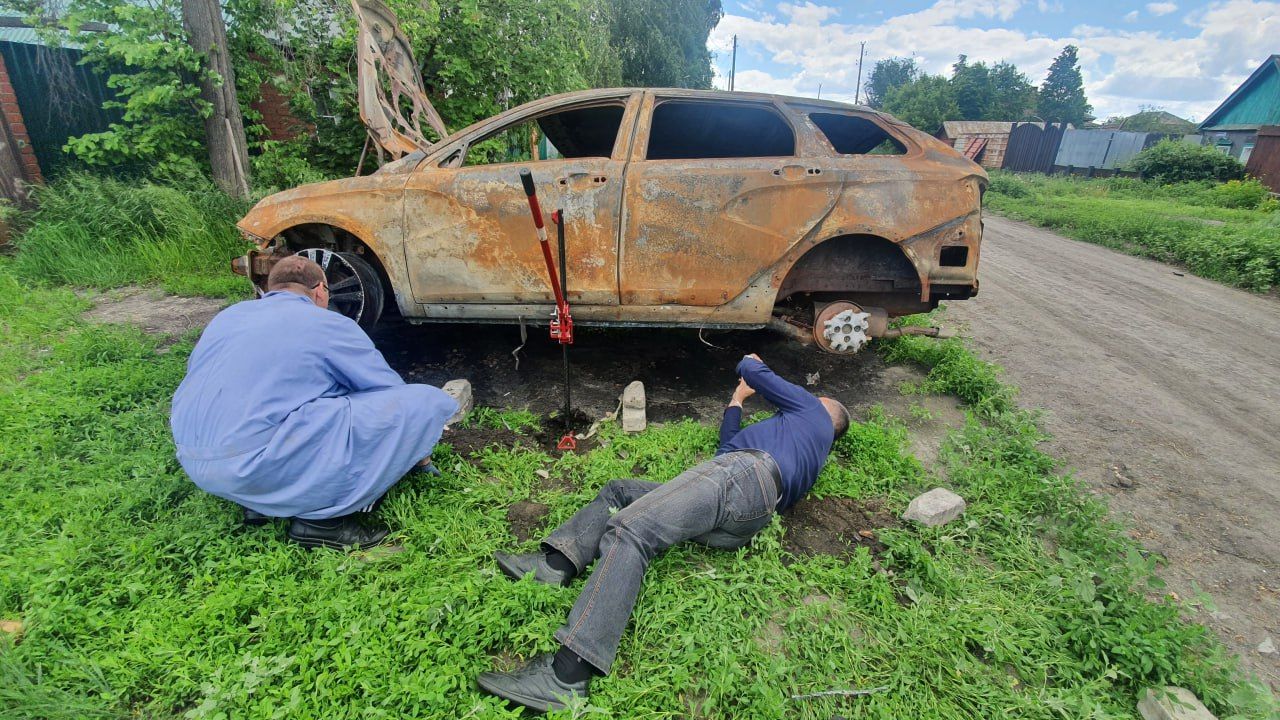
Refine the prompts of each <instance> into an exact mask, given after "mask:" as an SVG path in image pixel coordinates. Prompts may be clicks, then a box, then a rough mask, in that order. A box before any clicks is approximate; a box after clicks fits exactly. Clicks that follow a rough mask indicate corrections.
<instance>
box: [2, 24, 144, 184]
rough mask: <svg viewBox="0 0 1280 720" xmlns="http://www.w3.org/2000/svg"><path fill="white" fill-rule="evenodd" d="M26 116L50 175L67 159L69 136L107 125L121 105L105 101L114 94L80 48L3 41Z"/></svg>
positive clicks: (116, 118) (42, 163) (39, 157)
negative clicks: (87, 63) (105, 104)
mask: <svg viewBox="0 0 1280 720" xmlns="http://www.w3.org/2000/svg"><path fill="white" fill-rule="evenodd" d="M0 53H2V54H3V55H4V62H5V65H6V66H7V67H8V68H9V80H10V82H12V83H13V89H14V92H15V94H16V95H17V96H18V106H19V107H20V108H22V117H23V122H24V124H25V125H26V128H27V135H28V136H30V138H31V146H32V148H33V149H34V150H35V153H36V159H37V160H39V161H40V167H41V169H42V170H43V171H44V174H45V176H46V177H48V176H49V175H52V174H54V173H56V172H57V168H58V166H59V165H61V164H62V163H63V162H65V161H66V160H67V156H66V153H64V152H62V146H63V145H65V144H66V142H67V138H70V137H76V136H78V135H84V134H86V133H92V132H100V131H102V130H106V129H107V127H108V126H109V125H110V124H111V123H112V122H118V121H119V120H120V118H121V113H120V111H118V110H104V109H103V107H102V103H103V102H104V101H105V100H107V99H109V98H113V97H115V93H114V92H113V91H112V90H111V89H110V88H108V87H107V85H106V82H105V78H103V77H102V76H100V75H98V74H97V73H95V72H93V70H91V69H90V68H88V67H85V66H83V65H80V59H81V57H82V56H83V54H82V53H81V51H79V50H73V49H69V48H51V47H46V46H43V45H32V44H28V43H17V42H0Z"/></svg>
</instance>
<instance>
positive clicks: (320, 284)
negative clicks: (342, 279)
mask: <svg viewBox="0 0 1280 720" xmlns="http://www.w3.org/2000/svg"><path fill="white" fill-rule="evenodd" d="M272 290H288V291H289V292H291V293H297V294H298V295H305V296H307V297H309V298H311V301H312V302H314V303H315V304H316V306H317V307H322V308H325V307H329V284H328V283H327V282H325V279H324V270H321V269H320V266H319V265H317V264H315V263H314V262H312V261H311V260H308V259H306V258H304V257H302V256H300V255H290V256H288V257H285V258H281V259H280V260H278V261H276V264H275V265H273V266H272V267H271V274H269V275H267V292H271V291H272Z"/></svg>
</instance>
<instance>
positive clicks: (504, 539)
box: [0, 231, 1277, 720]
mask: <svg viewBox="0 0 1280 720" xmlns="http://www.w3.org/2000/svg"><path fill="white" fill-rule="evenodd" d="M29 232H30V231H29ZM45 237H54V236H53V235H46V236H45ZM234 242H235V240H234V238H232V239H230V240H228V241H227V243H228V246H227V247H230V246H231V245H230V243H234ZM24 245H25V247H24V249H23V250H22V251H21V252H20V253H19V255H18V257H17V258H16V259H13V258H0V333H2V335H0V438H3V440H2V441H0V487H3V488H4V492H3V493H2V494H0V517H3V518H4V519H5V521H4V522H3V523H0V619H6V620H9V619H12V620H20V621H21V622H22V623H23V625H24V631H23V634H22V635H21V636H20V639H19V640H18V641H17V642H16V643H15V641H14V639H13V638H11V637H8V636H5V635H4V634H0V716H3V717H12V718H24V719H26V718H77V719H80V718H124V717H146V718H178V717H181V718H263V719H265V718H291V719H292V718H324V719H325V720H333V719H336V718H353V719H354V718H362V719H363V718H405V717H423V718H490V717H519V716H520V713H519V712H518V711H517V710H514V709H511V708H508V707H506V706H505V705H504V704H503V703H501V702H499V701H498V700H496V699H495V698H492V697H488V696H485V695H483V694H481V693H480V692H479V691H478V690H477V689H476V687H475V685H474V678H475V676H476V675H477V674H478V673H480V672H482V671H484V670H487V669H489V668H491V667H493V666H495V665H496V666H499V667H511V666H513V665H514V664H516V663H517V662H519V661H520V659H522V658H527V657H529V656H531V655H534V654H537V653H541V652H546V651H549V650H551V649H553V647H554V645H553V642H554V641H553V640H552V633H553V632H554V630H555V629H556V627H557V626H558V624H559V623H560V622H561V621H562V619H563V618H564V616H565V614H566V613H567V611H568V610H569V608H570V606H571V605H572V603H573V599H574V597H575V593H576V591H577V589H578V588H579V587H580V586H581V581H579V582H578V583H575V585H574V586H573V587H570V588H565V589H561V588H550V587H545V586H541V585H538V584H535V583H533V582H531V581H529V580H524V581H521V582H511V581H509V580H507V579H506V578H504V577H502V576H501V575H500V574H499V573H498V572H497V571H496V570H495V568H494V566H493V563H492V561H491V559H490V554H491V553H492V552H493V551H494V550H497V549H510V548H513V547H514V548H523V549H533V548H534V547H536V537H537V532H534V533H533V535H532V537H530V538H529V539H527V540H525V541H524V542H521V541H519V540H517V538H516V536H515V534H514V531H513V527H512V525H511V522H510V514H511V512H512V506H513V505H515V504H517V503H537V504H540V505H543V506H545V515H542V516H541V519H540V520H535V524H536V523H540V527H535V528H534V530H544V531H545V530H546V529H549V528H550V527H552V526H554V525H555V524H556V523H559V522H561V521H563V520H564V519H565V518H567V517H568V516H569V515H570V514H571V513H572V512H573V511H574V509H576V508H577V507H578V506H580V505H581V504H582V503H584V502H585V501H587V500H588V499H589V498H591V497H592V496H593V495H594V493H595V492H596V490H597V489H598V488H599V487H600V486H601V485H602V484H603V483H605V482H607V481H608V480H610V479H612V478H615V477H636V476H638V477H645V478H649V479H654V480H666V479H669V478H671V477H673V476H675V475H676V474H677V473H679V472H680V471H682V470H683V469H685V468H687V467H689V466H690V465H692V464H694V463H696V462H698V461H699V460H701V459H703V458H706V457H708V456H709V454H710V453H711V452H712V451H713V448H714V445H715V429H714V428H711V427H707V426H702V425H699V424H696V423H693V422H689V421H686V422H677V423H671V424H666V425H661V426H655V427H651V428H650V429H649V430H647V431H646V432H644V433H642V434H639V435H623V434H621V433H620V432H618V430H617V429H616V427H614V426H612V425H607V424H606V425H605V426H604V427H603V429H602V438H601V441H600V443H599V445H598V446H597V447H595V448H594V449H592V450H591V451H590V452H587V453H584V454H580V455H575V454H568V455H562V456H561V455H552V454H549V453H548V452H547V451H545V450H543V449H542V448H543V447H545V446H544V444H543V443H541V442H540V441H539V440H538V439H537V437H536V436H537V435H538V432H539V423H540V422H541V421H540V419H539V418H536V417H534V416H532V415H530V414H529V413H527V412H497V411H493V410H482V411H479V412H477V413H476V414H475V415H474V417H473V418H472V420H471V421H470V426H469V427H467V428H463V429H462V430H461V431H459V432H458V434H457V435H455V436H454V438H455V440H454V442H455V443H456V444H455V446H452V447H450V446H448V445H447V444H446V445H444V446H441V447H440V448H439V449H438V451H437V453H436V459H437V464H438V466H439V467H440V468H441V470H442V471H443V474H442V475H441V476H440V477H436V478H433V477H429V476H411V477H409V478H407V479H406V480H405V481H404V482H402V483H401V484H400V485H399V486H398V487H397V489H396V490H395V491H393V492H392V493H391V495H390V496H389V498H388V500H387V502H386V503H385V504H384V506H383V508H382V509H381V510H380V512H381V514H382V516H383V517H384V518H385V520H386V521H387V522H388V523H389V524H390V525H392V526H393V527H394V528H395V529H396V531H397V532H396V538H395V539H396V543H397V547H394V548H382V549H376V550H372V551H369V552H364V553H340V552H332V551H306V550H303V549H301V548H298V547H295V546H293V545H291V544H289V543H287V542H285V541H284V540H283V538H282V531H283V528H282V527H280V526H279V525H276V526H273V527H267V528H244V527H242V526H241V524H240V522H239V515H238V512H237V510H236V509H235V508H234V507H233V506H231V505H230V504H229V503H227V502H225V501H222V500H219V499H216V498H213V497H211V496H208V495H206V494H204V493H202V492H200V491H199V490H197V489H196V488H195V487H194V486H193V485H192V484H191V482H190V481H189V480H188V479H187V478H186V477H185V476H184V474H183V472H182V470H181V468H180V467H179V466H178V464H177V462H176V461H175V459H174V456H173V445H172V441H171V439H170V436H169V431H168V426H167V409H168V402H169V399H170V397H171V395H172V393H173V390H174V389H175V387H176V386H177V384H178V382H179V381H180V379H181V378H182V375H183V373H184V371H185V361H186V357H187V355H188V353H189V352H190V350H191V347H192V346H193V343H194V340H195V338H194V336H191V337H187V338H185V339H183V340H182V341H180V342H178V343H177V344H172V343H171V342H170V341H169V340H166V339H162V338H157V337H153V336H149V335H146V334H144V333H143V332H141V331H140V330H138V329H136V328H130V327H128V326H113V325H97V324H92V323H89V322H86V321H85V319H84V318H83V317H82V314H83V312H84V311H85V310H86V309H87V308H88V307H89V306H90V305H91V300H89V299H86V298H85V297H84V295H83V294H82V293H79V292H76V291H73V290H72V289H70V288H68V287H66V286H63V285H59V284H56V282H55V281H68V280H70V281H72V282H79V283H83V284H97V285H99V286H110V285H112V284H113V282H112V281H111V278H112V277H115V276H114V275H113V274H112V273H114V272H115V270H114V269H113V268H114V267H115V266H114V265H113V263H116V262H117V261H118V262H121V263H124V262H131V261H130V260H128V259H127V258H117V257H116V255H113V253H117V254H118V252H126V253H127V251H128V250H127V248H126V249H125V250H123V251H117V250H114V249H112V247H111V246H106V248H107V249H106V250H105V251H104V252H103V254H102V255H100V258H101V260H100V262H101V266H102V267H103V268H105V270H104V271H103V272H104V277H95V276H94V273H93V272H92V271H90V270H86V271H85V277H84V278H83V279H81V280H78V281H77V280H74V279H72V278H59V277H57V276H56V275H51V274H50V273H49V272H48V271H47V270H41V268H47V267H52V266H46V265H45V264H43V263H36V262H35V261H34V260H30V259H24V258H23V253H25V252H27V251H28V249H29V248H31V247H32V245H31V239H30V235H29V234H28V236H27V237H26V239H25V241H24ZM64 250H65V248H58V247H50V248H44V249H43V251H42V252H45V253H53V254H56V253H59V252H63V251H64ZM225 250H226V247H221V246H220V251H225ZM73 255H74V254H73ZM73 255H72V256H73ZM68 257H71V256H68ZM164 257H168V258H169V260H168V261H167V262H169V263H170V264H169V265H164V266H162V267H161V268H160V269H159V270H157V271H156V273H157V275H156V276H155V281H156V282H158V283H162V284H165V285H168V286H170V287H178V288H187V289H189V290H199V289H200V288H202V287H208V283H211V282H217V281H216V280H213V279H212V277H213V276H212V275H211V274H210V275H200V274H199V272H197V273H195V274H194V275H193V274H192V273H191V271H190V270H189V269H186V266H185V265H184V263H185V262H186V260H185V257H184V256H182V255H181V254H170V255H166V256H164ZM86 267H88V266H86ZM106 270H110V272H106ZM218 272H222V270H221V268H219V270H218ZM215 289H217V288H215ZM880 351H881V352H883V353H884V354H885V357H886V358H887V359H888V360H889V361H891V362H897V363H908V364H912V365H917V366H919V367H922V368H924V369H925V370H927V376H925V379H924V380H923V381H922V382H919V383H916V384H914V385H911V386H909V387H904V388H903V390H904V392H909V393H919V394H930V393H933V394H950V395H954V396H956V397H958V398H960V399H961V400H962V401H963V402H964V403H965V404H966V406H967V408H968V413H967V421H966V423H965V424H964V425H963V426H962V427H957V428H956V429H955V430H954V431H952V433H951V435H950V437H949V438H948V440H947V441H946V443H945V444H944V447H943V450H942V453H941V456H940V458H939V464H938V465H937V466H932V467H934V468H935V469H926V468H925V467H924V466H923V465H922V464H921V463H920V462H919V461H918V460H917V459H916V458H915V457H913V456H912V454H911V453H910V451H909V450H908V447H909V444H908V433H907V423H910V422H912V421H913V419H914V420H919V419H920V418H918V417H916V415H923V414H924V413H922V412H918V413H915V414H914V415H912V414H911V413H907V415H908V417H905V418H902V419H899V418H895V417H893V416H891V415H889V414H887V413H885V412H880V411H875V410H873V411H872V412H871V413H870V414H869V415H868V416H867V417H865V418H862V421H861V422H857V423H855V424H854V425H853V426H852V428H851V430H850V432H849V434H848V435H847V436H846V437H844V438H843V439H842V440H841V441H840V442H839V443H838V444H837V446H836V448H835V451H834V453H833V457H832V459H831V461H830V462H829V463H828V464H827V466H826V468H825V470H824V471H823V473H822V475H821V477H820V478H819V481H818V484H817V486H816V487H815V490H814V494H815V495H816V496H817V497H819V498H827V499H831V498H851V499H853V500H854V501H857V502H865V503H866V504H867V505H868V506H875V507H880V508H884V509H885V510H887V511H888V512H889V513H890V514H891V515H893V516H896V515H898V514H900V513H901V511H902V510H903V509H904V508H905V506H906V504H907V502H908V501H909V499H910V498H911V497H912V496H913V495H914V494H915V493H917V492H919V491H921V490H923V489H927V488H929V487H931V486H934V485H938V484H941V485H945V486H947V487H950V488H952V489H954V490H955V491H957V492H959V493H960V494H961V495H963V496H964V497H965V498H966V499H967V500H968V502H969V508H968V510H967V511H966V513H965V514H964V515H963V516H962V517H961V518H960V519H959V520H957V521H956V522H953V523H952V524H950V525H947V526H945V527H942V528H938V529H922V528H916V527H910V526H899V527H893V526H888V525H886V527H883V528H868V529H871V530H874V531H875V533H876V538H875V540H876V542H875V543H860V542H859V546H858V547H856V548H855V549H851V551H850V552H849V553H845V554H842V555H841V556H839V557H837V556H830V555H813V556H810V555H800V554H795V553H793V552H791V551H790V550H788V547H790V544H789V537H788V534H787V533H788V527H787V520H785V519H779V520H776V521H775V522H774V524H773V525H772V526H770V527H769V528H768V529H767V530H765V531H764V532H763V533H761V534H760V535H759V536H758V537H757V538H756V539H755V540H754V541H753V543H752V544H751V545H750V546H749V547H748V548H745V549H743V550H741V551H739V552H736V553H725V552H719V551H713V550H709V549H705V548H701V547H699V546H696V545H685V546H680V547H677V548H675V549H673V550H672V551H670V552H668V553H666V554H665V555H663V556H661V557H660V558H659V559H657V560H656V561H655V563H654V564H653V567H652V571H651V573H650V575H649V576H648V577H647V579H646V582H645V585H644V589H643V592H642V594H641V597H640V599H639V602H638V605H637V608H636V612H635V616H634V622H633V624H632V628H631V629H630V631H629V632H628V634H627V635H626V637H625V639H624V642H623V646H622V648H621V651H620V654H619V661H618V664H617V666H616V667H615V668H614V673H613V674H612V675H610V676H609V677H607V678H603V679H600V680H598V681H596V683H595V684H594V686H593V691H594V692H593V695H592V697H591V698H590V701H589V703H584V704H579V705H578V706H577V707H575V708H573V709H572V710H571V711H569V712H566V713H562V716H566V717H568V716H578V717H581V716H600V717H618V718H631V717H696V718H778V717H787V718H793V717H794V718H823V719H825V718H830V717H832V716H834V715H840V716H843V717H849V718H895V719H896V718H956V719H960V718H966V719H967V718H1013V717H1016V718H1044V719H1046V720H1048V719H1049V718H1133V717H1136V715H1135V713H1134V707H1135V702H1136V693H1137V691H1138V690H1139V689H1140V688H1143V687H1146V686H1149V685H1161V684H1175V685H1182V686H1185V687H1188V688H1190V689H1191V690H1192V691H1194V692H1195V693H1196V694H1197V695H1199V696H1200V697H1201V698H1202V699H1203V700H1204V701H1205V702H1206V703H1207V704H1208V705H1209V707H1210V708H1211V709H1213V710H1214V711H1215V712H1217V713H1218V715H1219V717H1222V718H1227V717H1239V718H1264V717H1274V716H1275V713H1276V712H1277V706H1276V704H1275V700H1274V699H1273V698H1271V696H1270V695H1269V694H1268V693H1267V692H1266V691H1264V690H1262V689H1261V688H1259V687H1258V686H1256V685H1252V684H1249V683H1247V682H1244V681H1243V680H1242V679H1241V678H1240V676H1239V674H1238V672H1237V670H1236V668H1235V664H1234V662H1233V661H1232V660H1231V659H1230V658H1226V657H1224V656H1223V654H1222V651H1221V649H1220V647H1219V646H1218V644H1217V643H1216V641H1215V640H1214V639H1213V638H1212V636H1211V635H1210V634H1209V633H1208V631H1206V630H1205V628H1203V627H1202V626H1199V625H1196V624H1193V623H1189V622H1187V621H1185V620H1184V619H1183V617H1182V613H1181V609H1182V608H1181V606H1180V605H1179V604H1178V602H1177V601H1175V600H1173V599H1171V598H1168V597H1165V596H1164V595H1163V593H1162V592H1161V590H1160V587H1159V584H1158V581H1157V580H1156V579H1155V578H1154V576H1153V573H1152V571H1153V569H1154V566H1155V563H1156V559H1155V558H1151V557H1147V556H1145V555H1144V554H1143V553H1141V552H1140V551H1139V548H1137V547H1136V546H1135V545H1133V544H1132V543H1131V542H1130V541H1128V540H1127V539H1126V538H1125V537H1124V536H1123V535H1122V534H1121V532H1120V531H1119V528H1116V527H1114V526H1112V525H1111V524H1109V522H1108V521H1107V520H1106V516H1105V512H1104V509H1103V507H1101V506H1100V505H1099V504H1098V503H1096V502H1095V501H1093V500H1090V499H1087V497H1086V496H1085V495H1084V494H1083V493H1082V492H1081V491H1080V490H1079V488H1077V486H1076V485H1075V483H1074V481H1073V480H1072V479H1071V478H1070V477H1066V476H1063V475H1061V474H1060V473H1059V472H1058V468H1057V466H1056V463H1055V461H1054V460H1053V459H1052V458H1050V457H1048V456H1047V455H1045V454H1044V453H1042V452H1041V451H1040V450H1039V449H1038V444H1039V442H1040V441H1041V440H1042V439H1043V435H1042V433H1041V431H1040V430H1039V429H1038V427H1037V425H1036V423H1035V418H1034V417H1033V416H1032V415H1031V414H1029V413H1028V412H1026V411H1024V410H1020V409H1019V408H1018V407H1017V406H1016V405H1015V403H1014V393H1013V390H1012V389H1010V388H1009V387H1008V386H1006V385H1004V384H1002V383H1001V381H1000V379H999V377H998V374H997V370H996V368H994V367H993V366H991V365H989V364H987V363H984V362H981V361H979V360H978V359H976V358H975V357H974V356H973V355H972V354H971V353H970V352H969V351H968V350H967V349H966V348H965V347H964V346H963V345H962V344H960V343H959V342H958V341H947V342H942V343H939V342H935V341H932V340H927V339H920V338H905V339H901V340H898V341H894V342H891V343H887V344H884V345H882V346H880ZM486 434H488V435H489V436H491V440H493V442H492V443H490V442H488V441H477V440H476V438H478V437H479V438H483V437H485V436H486ZM522 535H523V533H522ZM873 551H874V553H875V554H873ZM1193 601H1195V600H1194V599H1193ZM1182 602H1186V601H1182ZM879 688H883V689H881V690H878V691H877V692H874V693H873V694H870V695H866V696H861V697H841V696H826V697H817V698H808V699H793V697H792V696H796V695H806V694H812V693H820V692H823V691H828V690H850V689H879Z"/></svg>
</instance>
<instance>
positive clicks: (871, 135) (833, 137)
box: [809, 113, 907, 155]
mask: <svg viewBox="0 0 1280 720" xmlns="http://www.w3.org/2000/svg"><path fill="white" fill-rule="evenodd" d="M809 119H810V120H812V121H813V124H814V125H817V126H818V129H819V130H821V131H822V134H823V135H826V136H827V140H828V141H830V142H831V147H832V148H834V149H835V151H836V152H838V153H840V154H841V155H902V154H905V153H906V152H907V148H906V147H905V146H903V144H902V143H900V142H898V140H897V139H895V138H894V137H893V136H892V135H890V134H889V133H888V132H887V131H885V129H884V128H882V127H880V126H879V125H877V124H875V123H874V122H872V121H870V120H868V119H866V118H863V117H857V116H855V115H837V114H835V113H810V114H809Z"/></svg>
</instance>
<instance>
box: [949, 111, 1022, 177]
mask: <svg viewBox="0 0 1280 720" xmlns="http://www.w3.org/2000/svg"><path fill="white" fill-rule="evenodd" d="M1012 130H1013V123H1011V122H991V121H987V120H948V121H946V122H944V123H942V130H941V131H940V132H939V133H938V136H937V137H938V139H939V140H941V141H942V142H944V143H946V144H948V145H950V146H951V147H953V148H955V149H956V152H958V153H961V154H963V155H966V156H967V157H968V158H969V159H970V160H973V161H974V162H976V163H978V164H979V165H981V166H982V167H985V168H998V167H1002V166H1003V165H1004V151H1005V148H1006V147H1008V145H1009V133H1010V132H1011V131H1012Z"/></svg>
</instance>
